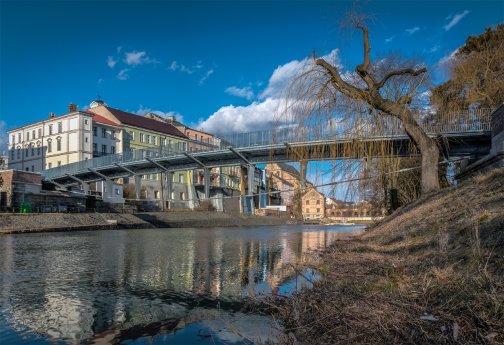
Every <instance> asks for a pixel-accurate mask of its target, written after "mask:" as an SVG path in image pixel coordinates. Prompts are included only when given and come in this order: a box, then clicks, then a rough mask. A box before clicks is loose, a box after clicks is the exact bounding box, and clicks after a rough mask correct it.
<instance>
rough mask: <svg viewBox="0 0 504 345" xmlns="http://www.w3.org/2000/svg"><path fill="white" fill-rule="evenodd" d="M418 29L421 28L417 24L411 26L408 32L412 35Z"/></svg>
mask: <svg viewBox="0 0 504 345" xmlns="http://www.w3.org/2000/svg"><path fill="white" fill-rule="evenodd" d="M418 30H420V28H419V27H418V26H415V27H414V28H411V29H406V32H407V33H408V34H410V35H413V34H414V33H415V32H417V31H418Z"/></svg>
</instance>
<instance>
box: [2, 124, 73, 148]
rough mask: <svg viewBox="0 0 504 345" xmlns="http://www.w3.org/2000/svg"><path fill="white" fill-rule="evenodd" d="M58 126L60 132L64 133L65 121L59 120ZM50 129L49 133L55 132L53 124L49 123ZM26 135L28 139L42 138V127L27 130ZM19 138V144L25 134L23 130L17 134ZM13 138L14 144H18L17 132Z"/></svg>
mask: <svg viewBox="0 0 504 345" xmlns="http://www.w3.org/2000/svg"><path fill="white" fill-rule="evenodd" d="M57 126H58V133H63V123H62V122H58V124H57ZM48 130H49V135H53V134H54V131H53V125H49V127H48ZM25 136H26V141H29V140H35V139H40V138H42V128H38V129H36V130H35V129H34V130H32V131H26V133H25ZM17 138H18V140H17V143H18V144H19V143H21V142H23V134H22V133H21V132H19V133H18V134H17ZM11 139H12V144H16V135H15V134H12V137H11Z"/></svg>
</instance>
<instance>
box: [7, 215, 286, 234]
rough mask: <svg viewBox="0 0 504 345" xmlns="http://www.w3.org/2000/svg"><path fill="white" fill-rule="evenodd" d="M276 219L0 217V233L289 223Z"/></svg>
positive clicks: (119, 216)
mask: <svg viewBox="0 0 504 345" xmlns="http://www.w3.org/2000/svg"><path fill="white" fill-rule="evenodd" d="M291 223H292V220H290V219H286V218H278V217H266V216H265V217H258V216H251V215H244V214H228V213H220V212H210V211H197V212H190V211H186V212H148V213H135V214H120V213H42V214H0V234H12V233H31V232H51V231H83V230H107V229H109V230H113V229H146V228H198V227H231V226H269V225H271V226H273V225H285V224H291Z"/></svg>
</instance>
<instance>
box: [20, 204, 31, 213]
mask: <svg viewBox="0 0 504 345" xmlns="http://www.w3.org/2000/svg"><path fill="white" fill-rule="evenodd" d="M31 211H32V208H31V204H30V203H29V202H22V203H21V206H20V207H19V212H21V213H31Z"/></svg>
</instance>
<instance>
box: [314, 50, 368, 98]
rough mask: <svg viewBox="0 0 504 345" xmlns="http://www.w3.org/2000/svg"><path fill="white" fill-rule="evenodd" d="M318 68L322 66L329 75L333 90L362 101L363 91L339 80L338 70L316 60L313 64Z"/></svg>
mask: <svg viewBox="0 0 504 345" xmlns="http://www.w3.org/2000/svg"><path fill="white" fill-rule="evenodd" d="M315 63H316V64H317V65H318V66H322V67H323V68H324V69H325V70H326V71H327V72H329V74H330V75H331V77H332V78H331V79H332V82H331V83H332V84H333V86H334V88H335V89H336V90H338V91H340V92H341V93H343V94H345V95H346V96H349V97H352V98H356V99H364V96H365V91H364V90H361V89H359V88H357V87H355V86H353V85H352V84H350V83H347V82H346V81H344V80H343V79H342V78H341V75H340V74H339V72H338V69H337V68H336V67H334V66H333V65H331V64H330V63H328V62H327V61H325V60H324V59H317V61H316V62H315Z"/></svg>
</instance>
